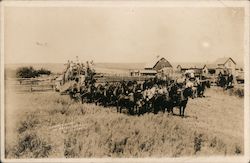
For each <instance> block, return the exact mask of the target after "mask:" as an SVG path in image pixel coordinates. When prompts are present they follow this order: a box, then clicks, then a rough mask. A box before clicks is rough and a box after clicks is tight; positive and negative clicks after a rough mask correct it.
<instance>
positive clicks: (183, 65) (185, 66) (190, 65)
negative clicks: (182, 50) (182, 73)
mask: <svg viewBox="0 0 250 163" xmlns="http://www.w3.org/2000/svg"><path fill="white" fill-rule="evenodd" d="M204 65H205V64H203V63H181V64H178V65H177V67H178V66H181V68H182V69H190V68H198V69H202V68H203V67H204Z"/></svg>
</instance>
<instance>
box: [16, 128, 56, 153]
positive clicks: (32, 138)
mask: <svg viewBox="0 0 250 163" xmlns="http://www.w3.org/2000/svg"><path fill="white" fill-rule="evenodd" d="M50 152H51V145H49V144H48V143H47V142H46V141H44V140H42V139H41V138H39V137H38V136H37V135H36V134H34V133H29V132H28V133H26V134H24V135H23V136H21V138H20V139H19V141H18V144H17V146H16V148H15V152H14V153H15V156H16V157H17V158H20V157H22V156H26V155H29V157H31V158H43V157H48V156H49V154H50Z"/></svg>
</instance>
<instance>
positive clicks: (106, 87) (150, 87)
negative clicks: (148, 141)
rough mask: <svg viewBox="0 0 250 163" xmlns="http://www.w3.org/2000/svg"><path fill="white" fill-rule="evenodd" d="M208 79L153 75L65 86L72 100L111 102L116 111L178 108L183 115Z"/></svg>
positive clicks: (143, 111)
mask: <svg viewBox="0 0 250 163" xmlns="http://www.w3.org/2000/svg"><path fill="white" fill-rule="evenodd" d="M206 87H209V83H208V81H201V82H199V83H196V85H192V86H187V84H186V82H184V83H178V82H176V81H175V80H167V81H165V80H159V79H157V78H154V79H149V80H146V81H142V82H138V81H119V82H106V83H105V84H96V83H94V82H93V83H90V84H87V85H81V86H79V84H77V82H76V83H75V84H74V86H73V87H72V88H70V89H69V95H70V97H71V98H72V99H73V100H80V101H81V102H82V103H95V104H96V105H102V106H104V107H107V106H115V107H116V108H117V112H120V113H121V112H122V110H127V113H129V114H130V115H142V114H144V113H148V112H153V113H155V114H157V113H158V112H160V111H162V112H165V111H167V112H168V113H169V114H174V112H173V109H174V108H179V111H180V116H182V117H184V113H185V108H186V105H187V102H188V98H195V97H204V91H205V88H206Z"/></svg>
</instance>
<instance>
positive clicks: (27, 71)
mask: <svg viewBox="0 0 250 163" xmlns="http://www.w3.org/2000/svg"><path fill="white" fill-rule="evenodd" d="M37 76H38V73H37V72H36V70H35V69H34V68H33V67H32V66H30V67H21V68H18V69H17V72H16V77H17V78H34V77H37Z"/></svg>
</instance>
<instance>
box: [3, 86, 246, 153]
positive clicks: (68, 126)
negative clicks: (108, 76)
mask: <svg viewBox="0 0 250 163" xmlns="http://www.w3.org/2000/svg"><path fill="white" fill-rule="evenodd" d="M205 94H206V98H197V99H190V100H189V102H188V105H187V108H186V117H185V118H181V117H179V116H172V115H168V114H167V113H165V114H163V113H159V114H156V115H155V114H151V113H150V114H145V115H143V116H139V117H138V116H129V115H127V114H126V113H125V112H124V113H122V114H120V113H117V112H116V109H115V108H103V107H101V106H95V105H94V104H80V103H75V102H73V101H71V100H70V99H69V97H68V96H66V95H64V96H61V95H59V94H58V93H56V92H33V93H29V92H13V91H11V88H8V86H7V91H6V107H5V117H6V119H5V122H6V134H5V136H6V137H5V140H6V141H5V145H6V148H5V149H6V151H5V153H6V157H7V158H41V157H50V158H64V157H66V158H72V157H74V158H83V157H180V156H194V155H198V156H208V155H216V156H221V155H242V154H243V153H244V146H243V144H244V142H243V140H244V139H243V138H244V137H243V136H244V126H243V122H244V119H243V117H244V102H243V101H244V100H243V98H239V97H236V96H230V95H229V94H228V93H226V92H223V91H222V90H221V89H219V88H211V89H209V90H207V92H206V93H205ZM174 111H175V113H176V114H177V113H178V110H177V109H176V110H174Z"/></svg>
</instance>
